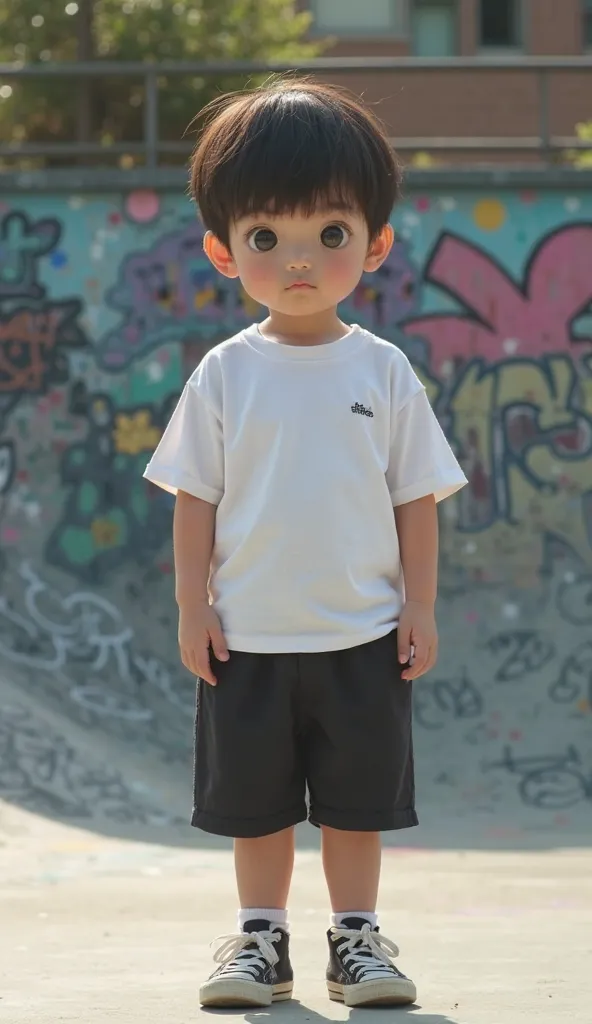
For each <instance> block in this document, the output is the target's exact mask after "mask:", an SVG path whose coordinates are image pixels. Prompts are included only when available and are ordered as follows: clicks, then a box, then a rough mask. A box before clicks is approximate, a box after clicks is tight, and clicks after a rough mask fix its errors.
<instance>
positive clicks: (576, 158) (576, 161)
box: [567, 121, 592, 171]
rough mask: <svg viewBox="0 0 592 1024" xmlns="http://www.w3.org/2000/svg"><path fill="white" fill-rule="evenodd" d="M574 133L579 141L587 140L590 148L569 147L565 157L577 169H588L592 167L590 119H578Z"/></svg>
mask: <svg viewBox="0 0 592 1024" xmlns="http://www.w3.org/2000/svg"><path fill="white" fill-rule="evenodd" d="M576 135H577V137H578V139H579V140H580V142H589V143H590V149H570V150H569V152H568V153H567V158H568V160H569V161H570V163H572V164H573V166H574V167H577V168H578V169H579V170H581V171H584V170H589V169H590V168H592V121H580V123H579V124H577V125H576Z"/></svg>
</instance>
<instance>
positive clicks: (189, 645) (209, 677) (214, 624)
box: [179, 601, 229, 686]
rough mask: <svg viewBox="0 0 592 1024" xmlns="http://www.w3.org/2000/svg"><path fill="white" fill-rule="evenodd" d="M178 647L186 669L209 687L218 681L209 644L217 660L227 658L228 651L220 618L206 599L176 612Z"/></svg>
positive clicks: (226, 659) (225, 659)
mask: <svg viewBox="0 0 592 1024" xmlns="http://www.w3.org/2000/svg"><path fill="white" fill-rule="evenodd" d="M179 647H180V649H181V660H182V661H183V664H184V665H185V667H186V668H188V669H189V671H190V672H192V673H193V675H194V676H199V677H200V679H203V680H204V681H205V682H206V683H209V684H210V686H216V685H217V683H218V680H217V679H216V677H215V675H214V673H213V672H212V667H211V665H210V647H211V648H212V650H213V652H214V654H215V655H216V658H217V659H218V661H228V658H229V654H228V648H227V646H226V641H225V639H224V633H223V632H222V626H221V625H220V619H219V618H218V616H217V615H216V613H215V611H214V609H213V608H212V606H211V605H210V604H208V602H207V601H203V602H201V603H200V604H198V605H193V607H191V608H182V609H181V610H180V612H179Z"/></svg>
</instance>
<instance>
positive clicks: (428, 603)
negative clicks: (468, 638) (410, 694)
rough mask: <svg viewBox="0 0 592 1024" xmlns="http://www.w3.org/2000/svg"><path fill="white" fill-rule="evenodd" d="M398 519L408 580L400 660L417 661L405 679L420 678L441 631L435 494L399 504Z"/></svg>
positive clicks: (400, 629)
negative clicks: (437, 615) (437, 607)
mask: <svg viewBox="0 0 592 1024" xmlns="http://www.w3.org/2000/svg"><path fill="white" fill-rule="evenodd" d="M395 522H396V525H397V534H398V537H399V549H400V554H401V565H402V567H403V579H404V583H405V606H404V608H403V610H402V612H401V616H400V619H399V626H398V634H397V638H398V647H399V661H400V662H401V664H406V663H407V662H408V661H409V658H410V655H411V647H413V648H414V654H413V664H412V666H410V667H409V668H406V669H405V670H404V672H403V673H402V675H403V679H417V678H418V677H419V676H421V675H423V674H424V673H425V672H427V671H428V670H429V669H430V668H432V666H433V665H434V664H435V661H436V657H437V654H438V633H437V630H436V620H435V614H434V605H435V602H436V594H437V589H438V513H437V511H436V501H435V498H434V495H433V494H428V495H427V496H426V497H424V498H418V499H417V500H416V501H410V502H407V503H406V504H405V505H398V506H397V507H396V508H395Z"/></svg>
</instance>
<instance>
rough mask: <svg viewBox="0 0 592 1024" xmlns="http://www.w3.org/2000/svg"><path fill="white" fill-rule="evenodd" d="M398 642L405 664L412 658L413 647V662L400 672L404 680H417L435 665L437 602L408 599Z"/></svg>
mask: <svg viewBox="0 0 592 1024" xmlns="http://www.w3.org/2000/svg"><path fill="white" fill-rule="evenodd" d="M397 641H398V646H399V661H400V663H401V664H402V665H405V664H406V663H407V662H408V661H409V658H410V657H411V648H412V647H413V662H412V664H411V665H410V666H409V668H406V669H405V671H404V672H402V673H401V675H402V678H403V679H418V678H419V676H422V675H423V674H424V673H425V672H428V671H429V669H431V668H433V666H434V665H435V663H436V658H437V656H438V631H437V629H436V619H435V616H434V605H433V604H430V603H426V604H423V603H422V602H421V601H407V603H406V604H405V607H404V608H403V611H402V612H401V617H400V618H399V626H398V631H397Z"/></svg>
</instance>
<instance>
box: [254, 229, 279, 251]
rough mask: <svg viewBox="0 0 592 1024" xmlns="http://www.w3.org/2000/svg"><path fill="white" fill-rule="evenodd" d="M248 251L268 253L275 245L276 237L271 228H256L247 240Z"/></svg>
mask: <svg viewBox="0 0 592 1024" xmlns="http://www.w3.org/2000/svg"><path fill="white" fill-rule="evenodd" d="M247 244H248V246H249V249H254V250H255V252H269V251H270V250H271V249H275V247H276V245H277V235H276V233H275V231H272V230H271V228H257V230H256V231H253V234H252V235H249V238H248V239H247Z"/></svg>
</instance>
